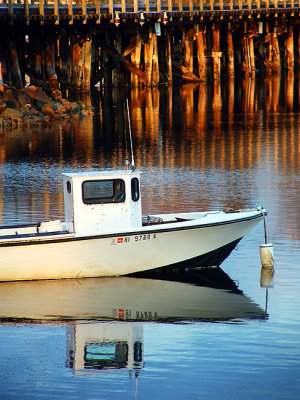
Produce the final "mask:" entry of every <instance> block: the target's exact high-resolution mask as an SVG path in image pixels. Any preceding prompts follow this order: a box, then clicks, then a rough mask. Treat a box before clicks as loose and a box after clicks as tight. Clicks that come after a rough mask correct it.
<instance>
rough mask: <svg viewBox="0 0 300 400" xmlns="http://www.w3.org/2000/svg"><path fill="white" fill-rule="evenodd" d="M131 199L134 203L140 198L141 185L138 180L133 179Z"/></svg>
mask: <svg viewBox="0 0 300 400" xmlns="http://www.w3.org/2000/svg"><path fill="white" fill-rule="evenodd" d="M131 198H132V200H133V201H138V200H139V198H140V185H139V180H138V178H132V179H131Z"/></svg>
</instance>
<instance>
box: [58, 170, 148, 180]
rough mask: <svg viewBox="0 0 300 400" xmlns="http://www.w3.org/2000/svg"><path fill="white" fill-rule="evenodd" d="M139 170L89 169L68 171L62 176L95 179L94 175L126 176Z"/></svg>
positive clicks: (137, 172)
mask: <svg viewBox="0 0 300 400" xmlns="http://www.w3.org/2000/svg"><path fill="white" fill-rule="evenodd" d="M140 173H141V172H139V171H134V172H133V171H131V170H112V171H109V170H108V171H89V172H86V171H85V172H69V173H63V174H62V175H63V176H66V177H68V178H87V179H88V178H93V179H95V178H96V177H99V178H100V177H103V176H109V177H113V176H128V175H134V174H140Z"/></svg>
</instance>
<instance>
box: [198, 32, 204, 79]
mask: <svg viewBox="0 0 300 400" xmlns="http://www.w3.org/2000/svg"><path fill="white" fill-rule="evenodd" d="M196 49H197V61H198V75H199V79H200V80H205V79H206V62H205V55H204V31H203V30H202V29H199V28H197V29H196Z"/></svg>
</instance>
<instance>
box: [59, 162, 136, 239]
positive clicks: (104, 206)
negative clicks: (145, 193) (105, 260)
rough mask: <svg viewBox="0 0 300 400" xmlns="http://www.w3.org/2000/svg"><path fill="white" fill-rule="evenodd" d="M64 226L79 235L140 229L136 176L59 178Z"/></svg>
mask: <svg viewBox="0 0 300 400" xmlns="http://www.w3.org/2000/svg"><path fill="white" fill-rule="evenodd" d="M63 184H64V206H65V222H66V226H67V227H69V229H72V230H73V231H74V232H76V233H80V234H93V233H102V232H118V231H120V230H123V231H124V230H126V229H131V228H139V227H141V226H142V207H141V196H140V172H136V171H135V172H132V171H131V170H128V171H113V172H110V171H103V172H97V171H95V172H94V171H93V172H89V173H86V172H85V173H66V174H63Z"/></svg>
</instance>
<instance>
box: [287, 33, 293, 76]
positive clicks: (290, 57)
mask: <svg viewBox="0 0 300 400" xmlns="http://www.w3.org/2000/svg"><path fill="white" fill-rule="evenodd" d="M285 69H287V70H288V71H291V70H292V69H294V35H293V25H289V26H288V27H287V33H286V38H285Z"/></svg>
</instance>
